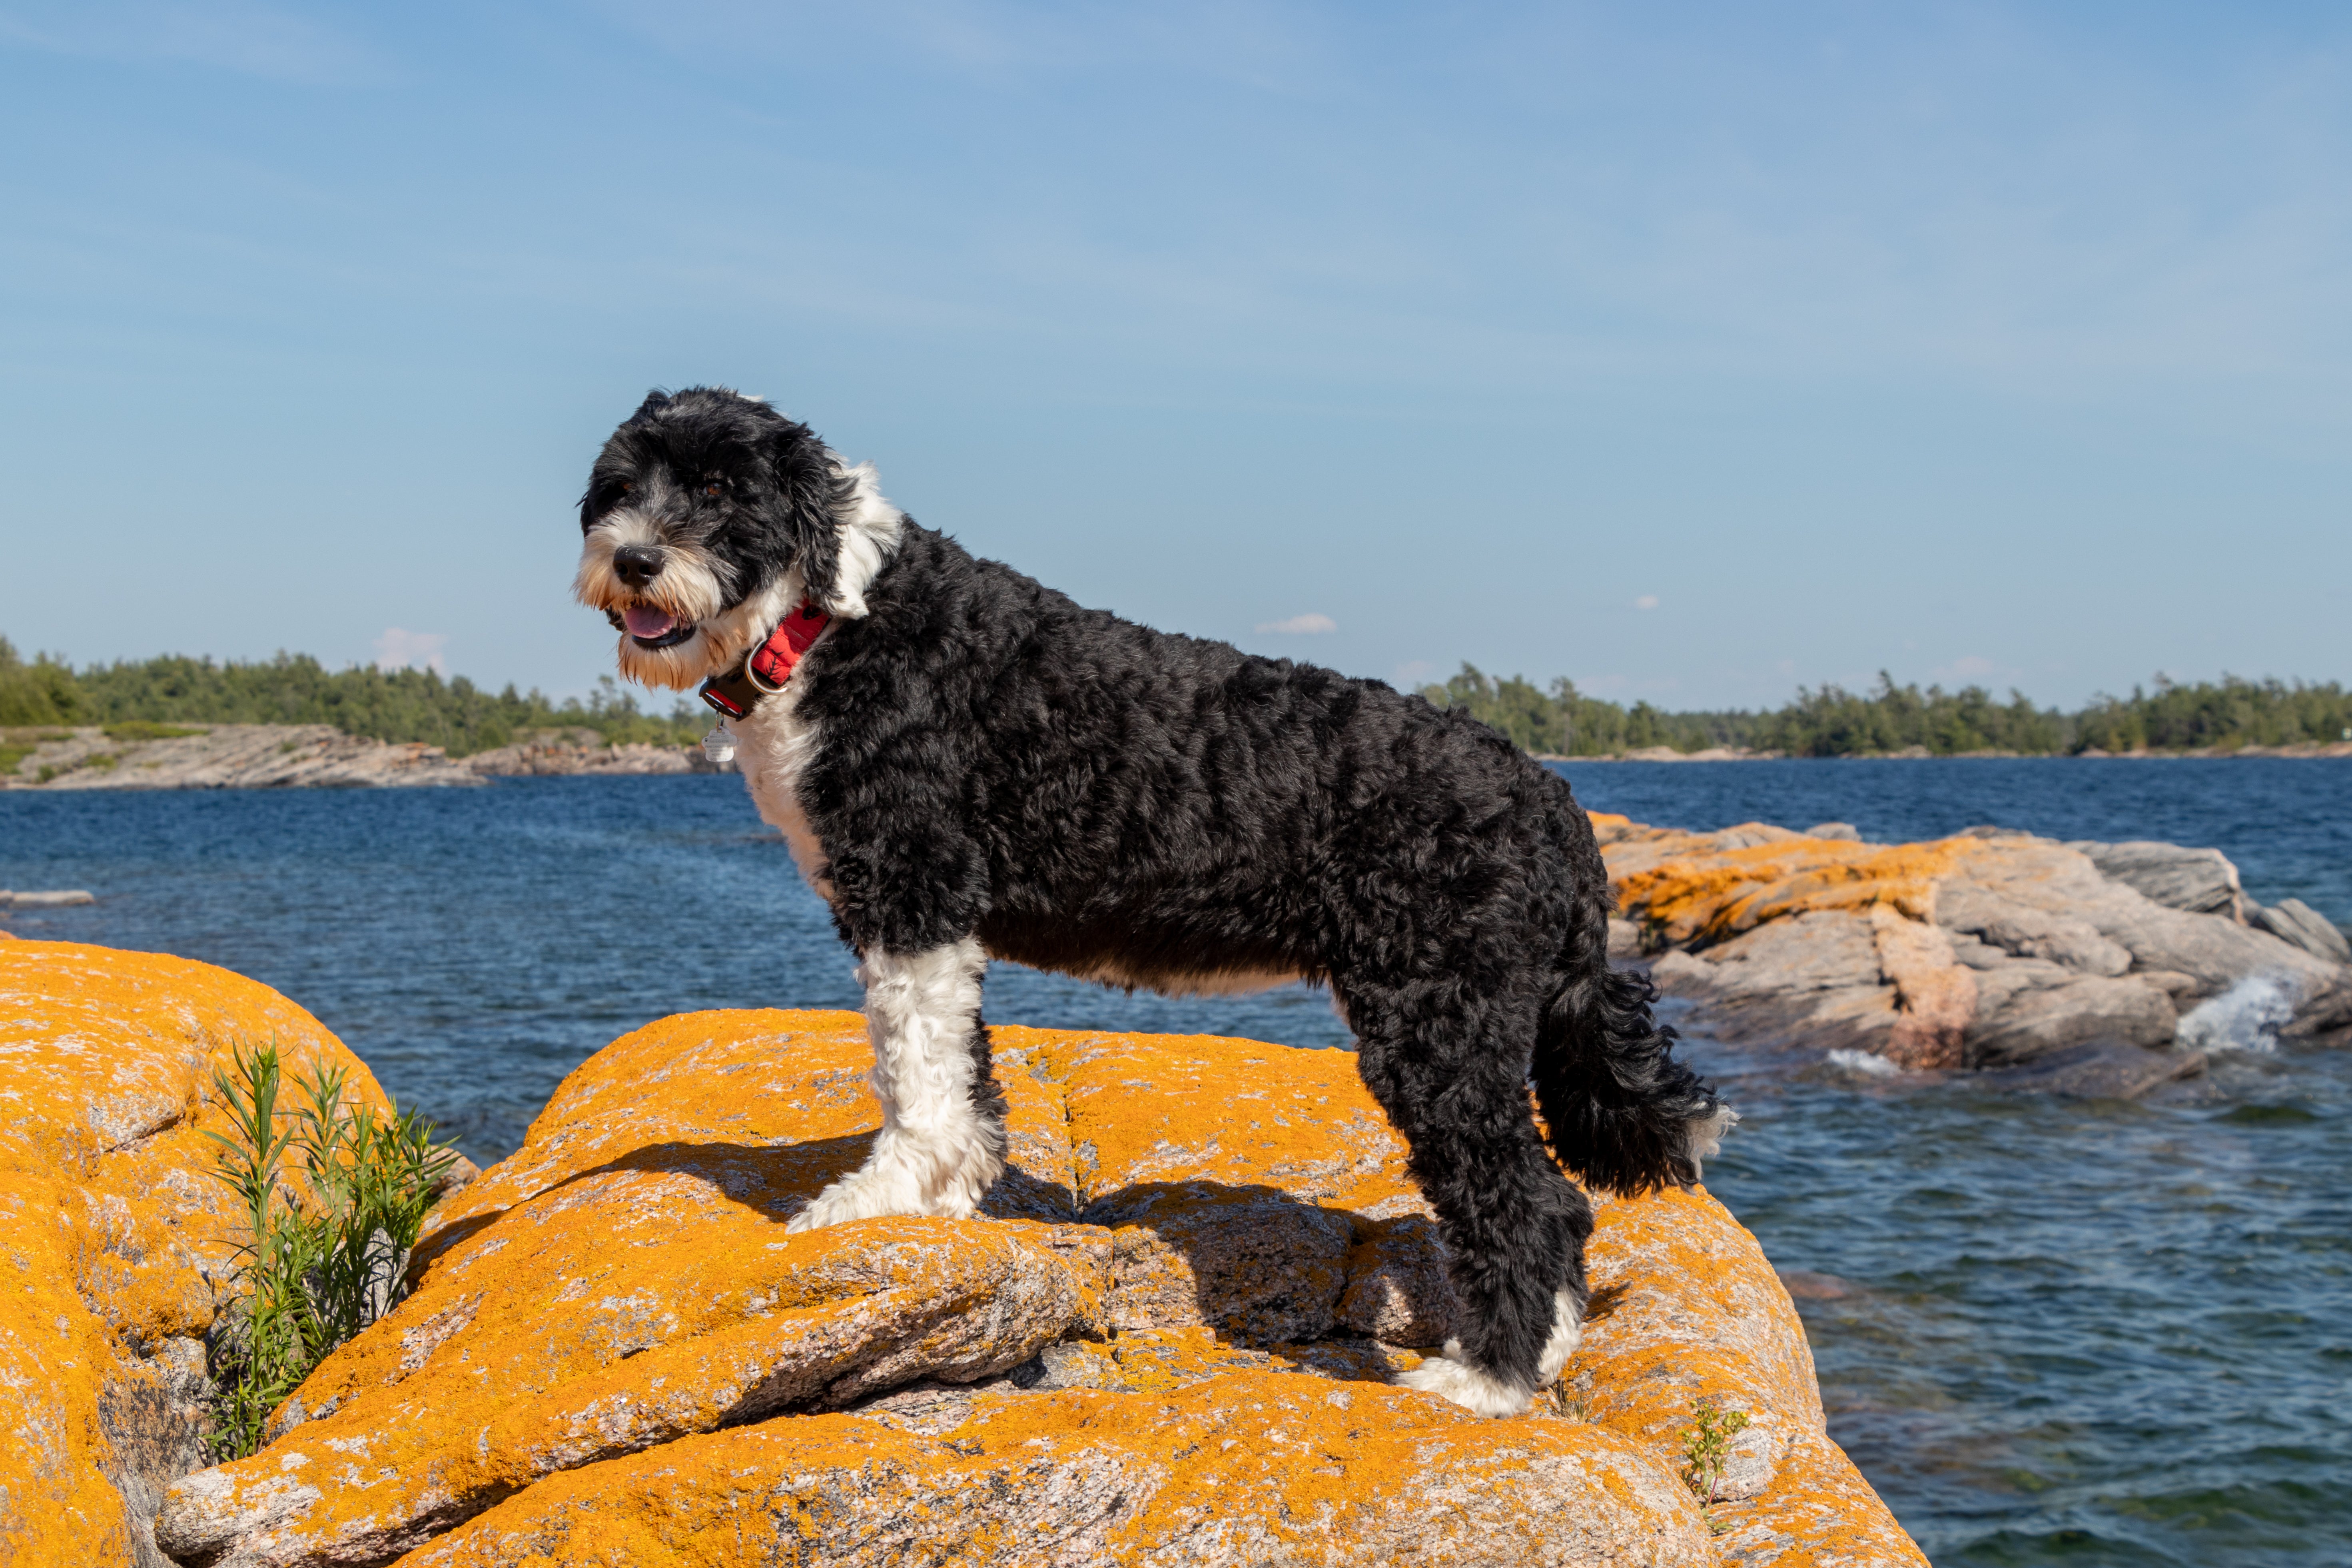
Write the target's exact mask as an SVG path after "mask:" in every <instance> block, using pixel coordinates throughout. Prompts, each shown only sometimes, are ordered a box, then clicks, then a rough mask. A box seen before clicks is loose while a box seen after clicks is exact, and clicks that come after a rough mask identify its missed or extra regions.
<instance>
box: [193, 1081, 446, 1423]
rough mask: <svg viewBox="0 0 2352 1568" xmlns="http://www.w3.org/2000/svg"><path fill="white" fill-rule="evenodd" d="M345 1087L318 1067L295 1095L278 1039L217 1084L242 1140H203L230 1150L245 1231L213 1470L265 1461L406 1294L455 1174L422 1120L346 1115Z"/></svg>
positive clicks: (225, 1153) (218, 1366)
mask: <svg viewBox="0 0 2352 1568" xmlns="http://www.w3.org/2000/svg"><path fill="white" fill-rule="evenodd" d="M347 1079H348V1075H347V1073H346V1072H345V1071H344V1069H342V1068H320V1067H314V1068H311V1069H310V1071H309V1072H308V1073H306V1074H303V1075H301V1076H299V1077H298V1078H296V1079H293V1080H292V1081H291V1082H290V1083H289V1081H288V1079H287V1078H286V1075H285V1072H284V1069H283V1068H282V1067H281V1065H280V1063H279V1061H278V1045H277V1041H276V1040H275V1039H274V1038H273V1039H272V1040H271V1041H270V1043H269V1044H268V1045H267V1046H263V1047H257V1048H255V1049H253V1050H250V1051H248V1050H247V1048H246V1047H243V1046H237V1047H232V1049H231V1052H230V1066H229V1067H227V1068H221V1069H217V1070H215V1073H214V1074H213V1088H214V1091H215V1094H216V1095H217V1097H218V1099H219V1100H220V1103H221V1105H222V1106H223V1108H224V1109H225V1110H226V1111H227V1113H228V1120H229V1122H230V1125H231V1131H229V1132H227V1133H220V1132H214V1131H209V1130H207V1131H206V1132H205V1136H206V1137H208V1138H210V1139H212V1140H213V1142H215V1143H216V1144H218V1145H219V1147H218V1148H217V1149H216V1150H215V1152H214V1155H213V1167H214V1168H213V1175H214V1177H215V1179H217V1180H218V1181H219V1182H221V1183H222V1184H224V1185H225V1186H226V1187H227V1188H228V1189H229V1190H230V1191H231V1192H233V1193H235V1194H236V1196H237V1200H238V1203H239V1205H240V1206H241V1209H242V1215H241V1217H242V1218H243V1220H244V1222H245V1230H246V1239H244V1240H243V1241H240V1242H238V1243H237V1244H236V1254H237V1264H236V1285H237V1287H238V1288H239V1292H238V1299H237V1300H236V1303H235V1304H234V1305H233V1306H232V1307H231V1308H230V1310H229V1312H228V1314H227V1315H226V1322H225V1325H224V1329H223V1331H222V1332H221V1333H220V1335H219V1337H218V1338H217V1340H216V1341H215V1352H214V1358H213V1359H214V1376H215V1394H214V1396H213V1402H212V1416H213V1432H212V1436H211V1437H210V1439H209V1443H210V1446H211V1447H212V1450H213V1457H214V1458H215V1460H221V1459H234V1458H244V1457H245V1456H246V1455H247V1454H251V1453H254V1452H256V1451H257V1449H259V1448H260V1447H261V1442H262V1429H263V1426H264V1423H265V1422H267V1421H268V1416H269V1413H270V1412H271V1411H272V1410H275V1409H276V1408H277V1407H278V1405H279V1404H281V1403H282V1402H283V1401H284V1400H285V1398H286V1396H287V1395H288V1394H292V1393H293V1392H294V1390H295V1389H296V1388H298V1387H299V1386H300V1385H301V1383H302V1380H303V1379H304V1378H305V1377H308V1376H309V1375H310V1372H311V1369H313V1368H314V1367H316V1366H317V1365H318V1364H319V1363H320V1361H322V1360H324V1359H325V1358H326V1355H327V1353H328V1352H330V1351H331V1350H333V1349H334V1348H335V1347H336V1346H337V1345H340V1344H341V1343H342V1342H344V1341H346V1340H348V1339H350V1338H351V1337H352V1335H353V1334H356V1333H358V1332H359V1331H361V1330H362V1329H364V1328H366V1327H367V1326H368V1325H369V1324H370V1323H372V1322H373V1321H376V1319H378V1318H380V1317H382V1316H383V1314H384V1313H385V1312H387V1311H389V1310H392V1308H393V1306H394V1304H395V1303H396V1302H398V1301H399V1300H400V1299H401V1297H402V1296H403V1295H404V1294H405V1293H406V1292H405V1290H404V1286H403V1282H402V1279H401V1271H402V1269H403V1268H404V1266H405V1265H406V1263H407V1260H408V1253H409V1249H410V1248H411V1247H415V1245H416V1237H417V1233H418V1232H419V1231H420V1230H421V1229H423V1228H424V1225H425V1213H426V1211H427V1210H428V1209H430V1208H431V1207H432V1205H433V1193H434V1188H435V1186H436V1184H438V1182H439V1181H440V1179H441V1177H442V1176H443V1175H444V1174H445V1173H446V1172H447V1171H448V1169H449V1167H450V1165H451V1164H452V1163H454V1162H455V1161H456V1160H457V1151H456V1150H455V1149H453V1148H451V1147H449V1146H447V1145H446V1144H436V1143H435V1142H433V1137H432V1134H433V1128H432V1124H431V1123H430V1122H427V1121H425V1120H424V1119H423V1118H422V1117H420V1116H419V1115H418V1114H417V1113H416V1112H415V1111H414V1110H398V1111H395V1112H394V1114H393V1115H392V1116H391V1117H390V1118H385V1117H383V1116H380V1115H378V1114H377V1112H376V1110H375V1108H374V1107H373V1106H370V1105H357V1106H354V1105H350V1104H347V1103H345V1100H344V1095H343V1090H344V1088H345V1085H346V1082H347ZM289 1091H290V1092H289ZM281 1102H282V1103H281ZM289 1157H290V1159H289ZM289 1163H291V1164H293V1165H295V1166H297V1167H299V1168H298V1169H296V1170H295V1171H293V1172H291V1173H289Z"/></svg>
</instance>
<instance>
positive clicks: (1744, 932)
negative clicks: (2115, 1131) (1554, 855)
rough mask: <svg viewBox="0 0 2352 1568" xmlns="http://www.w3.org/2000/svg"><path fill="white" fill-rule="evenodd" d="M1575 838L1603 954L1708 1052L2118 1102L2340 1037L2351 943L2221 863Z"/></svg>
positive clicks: (1979, 840)
mask: <svg viewBox="0 0 2352 1568" xmlns="http://www.w3.org/2000/svg"><path fill="white" fill-rule="evenodd" d="M1593 823H1594V826H1595V829H1596V831H1597V833H1598V834H1599V836H1600V837H1601V846H1602V850H1601V852H1602V856H1603V858H1605V859H1606V860H1607V862H1608V866H1609V872H1610V877H1611V879H1612V883H1613V884H1614V886H1615V888H1616V889H1617V893H1618V899H1619V903H1620V907H1621V910H1622V916H1623V918H1622V919H1621V920H1619V921H1615V922H1614V923H1613V924H1612V940H1611V945H1612V950H1613V951H1614V952H1617V953H1619V954H1620V955H1621V956H1623V957H1626V958H1638V959H1640V960H1642V961H1643V962H1646V963H1648V964H1649V966H1650V970H1651V973H1652V975H1653V977H1654V979H1655V981H1656V983H1657V984H1658V986H1659V988H1660V989H1661V990H1662V991H1663V992H1664V993H1665V994H1667V995H1668V996H1671V997H1675V998H1677V999H1679V1000H1681V1001H1683V1002H1685V1003H1686V1004H1687V1005H1689V1007H1690V1009H1691V1023H1692V1025H1693V1026H1695V1027H1696V1028H1699V1029H1703V1030H1704V1031H1705V1032H1706V1033H1707V1034H1708V1035H1710V1036H1712V1037H1715V1038H1717V1039H1720V1040H1722V1041H1725V1042H1726V1043H1728V1044H1732V1045H1738V1046H1748V1047H1759V1048H1796V1049H1802V1050H1805V1051H1808V1052H1820V1053H1823V1054H1832V1053H1841V1052H1843V1053H1848V1054H1850V1055H1852V1056H1853V1057H1857V1058H1870V1059H1874V1060H1875V1061H1877V1062H1879V1063H1881V1064H1883V1065H1884V1066H1885V1068H1890V1069H1896V1070H1910V1071H1919V1072H1951V1071H1992V1072H2001V1073H2007V1074H2009V1075H2011V1077H2010V1081H2014V1082H2017V1083H2020V1084H2021V1085H2024V1086H2028V1087H2041V1088H2050V1089H2073V1090H2074V1091H2076V1092H2084V1093H2098V1094H2111V1095H2130V1094H2137V1093H2141V1092H2145V1091H2146V1090H2147V1089H2151V1088H2154V1087H2155V1086H2156V1085H2158V1084H2159V1083H2163V1082H2166V1081H2168V1080H2170V1079H2175V1078H2179V1077H2183V1076H2188V1075H2191V1074H2194V1073H2196V1072H2198V1071H2199V1070H2201V1068H2203V1066H2204V1063H2205V1056H2204V1053H2205V1052H2207V1051H2210V1050H2213V1049H2227V1048H2249V1047H2251V1048H2257V1049H2259V1048H2262V1047H2263V1046H2264V1045H2266V1044H2267V1043H2268V1042H2271V1041H2273V1040H2276V1039H2281V1038H2284V1039H2289V1040H2304V1041H2309V1042H2313V1043H2317V1044H2329V1045H2342V1044H2347V1043H2352V943H2347V941H2346V938H2345V935H2344V933H2343V932H2342V931H2338V930H2337V929H2336V927H2335V926H2334V925H2333V924H2332V923H2330V922H2329V921H2327V920H2326V918H2324V917H2323V916H2321V915H2320V914H2318V913H2317V912H2316V911H2315V910H2311V909H2309V908H2308V907H2307V906H2305V905H2304V904H2303V903H2301V902H2300V901H2298V900H2292V899H2290V900H2284V901H2283V902H2282V903H2280V904H2279V905H2277V906H2275V907H2269V908H2265V907H2263V906H2262V905H2259V904H2257V903H2255V902H2253V901H2252V900H2250V899H2248V898H2247V897H2246V895H2245V892H2244V889H2243V888H2242V886H2241V885H2240V882H2239V879H2238V871H2237V868H2236V867H2235V866H2233V865H2232V864H2231V862H2230V861H2229V859H2228V858H2226V857H2224V856H2223V855H2222V854H2221V852H2220V851H2219V850H2215V849H2184V848H2180V847H2178V846H2174V845H2169V844H2157V843H2145V842H2143V843H2125V844H2100V843H2088V842H2083V843H2073V844H2061V843H2058V842H2055V841H2053V840H2051V839H2047V838H2039V837H2034V836H2032V835H2031V834H2027V833H2020V832H2012V831H2010V830H2007V829H2003V828H1999V827H1979V828H1973V829H1970V830H1969V831H1968V832H1966V833H1963V834H1959V835H1957V836H1955V837H1951V838H1948V839H1942V840H1938V841H1936V842H1932V843H1926V844H1902V845H1881V844H1866V843H1864V842H1862V841H1861V839H1860V838H1859V837H1858V836H1857V835H1856V834H1855V832H1854V830H1853V827H1852V826H1848V825H1846V824H1843V823H1822V824H1819V825H1816V826H1813V827H1811V828H1807V829H1805V830H1803V831H1801V832H1799V831H1794V830H1791V829H1789V828H1785V827H1777V826H1770V825H1769V824H1764V823H1745V824H1742V825H1740V826H1737V827H1730V828H1726V829H1723V830H1722V831H1720V832H1716V833H1685V832H1680V831H1677V830H1675V829H1672V828H1658V827H1651V826H1645V825H1643V824H1640V823H1635V822H1631V821H1628V820H1627V819H1626V818H1624V817H1622V816H1607V815H1605V814H1595V816H1594V817H1593ZM2062 1068H2063V1070H2061V1069H2062Z"/></svg>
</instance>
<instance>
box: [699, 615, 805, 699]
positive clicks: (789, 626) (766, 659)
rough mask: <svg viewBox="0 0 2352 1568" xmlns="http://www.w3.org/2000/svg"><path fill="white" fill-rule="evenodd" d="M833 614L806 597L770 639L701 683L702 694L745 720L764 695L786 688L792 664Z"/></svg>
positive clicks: (773, 693) (771, 694)
mask: <svg viewBox="0 0 2352 1568" xmlns="http://www.w3.org/2000/svg"><path fill="white" fill-rule="evenodd" d="M832 624H833V617H832V616H829V615H826V614H825V613H824V611H823V610H820V609H818V608H817V607H816V605H814V604H812V603H810V602H809V601H808V600H806V599H803V600H802V601H801V602H800V604H799V605H797V606H796V607H795V608H794V609H793V612H792V613H791V614H790V615H787V616H785V617H784V618H783V619H782V621H780V622H778V623H777V626H776V629H775V630H773V631H772V632H770V633H769V634H768V640H767V641H765V642H763V643H761V645H760V646H759V647H755V648H753V649H752V650H751V657H750V658H747V659H745V660H744V661H743V662H742V663H741V664H740V665H738V666H736V667H735V668H733V669H731V670H729V671H728V672H727V673H726V674H725V675H714V676H712V677H711V678H710V679H708V680H706V681H704V682H703V683H702V689H701V692H700V693H699V695H700V696H701V698H702V700H703V701H704V702H706V703H708V704H709V705H710V707H711V708H712V709H714V710H717V711H718V712H719V713H720V714H721V715H723V716H725V717H727V718H730V719H743V718H748V717H749V716H750V715H751V710H752V709H754V708H757V707H758V706H759V705H760V700H761V699H762V698H765V697H772V696H774V695H775V694H776V693H777V692H779V691H782V689H784V682H785V681H787V680H790V679H792V677H793V666H794V665H796V664H798V663H800V661H801V658H802V656H803V655H804V654H806V653H807V652H808V650H809V645H811V644H812V643H814V642H815V641H816V639H817V637H819V636H820V635H821V634H823V632H824V628H825V627H826V626H830V625H832Z"/></svg>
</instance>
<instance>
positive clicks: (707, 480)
mask: <svg viewBox="0 0 2352 1568" xmlns="http://www.w3.org/2000/svg"><path fill="white" fill-rule="evenodd" d="M899 521H900V517H899V513H898V509H897V508H896V507H893V506H892V505H890V503H889V502H888V501H887V500H883V499H882V496H881V493H880V492H879V490H878V489H877V488H876V484H875V477H874V470H873V468H872V467H871V466H870V465H867V464H860V465H858V466H857V467H856V468H850V467H848V466H846V465H845V464H844V463H843V462H842V460H841V459H840V458H838V457H836V456H835V455H834V453H832V452H831V451H829V450H828V449H826V447H825V445H824V442H822V441H820V440H818V439H817V438H816V436H815V434H814V432H812V431H811V430H810V429H809V427H808V426H805V425H802V424H797V423H795V422H794V421H793V420H790V419H787V418H785V417H784V416H782V415H781V414H779V413H777V412H776V411H775V410H774V409H772V408H771V407H769V406H768V405H766V404H764V403H762V402H760V401H759V400H758V399H756V398H751V397H745V396H743V395H741V394H740V393H735V392H730V391H728V390H727V389H725V388H723V387H702V386H697V387H688V389H686V390H685V391H683V392H678V393H662V392H656V393H654V394H652V395H650V396H648V397H647V398H646V401H645V403H644V404H643V405H642V406H640V407H639V408H638V409H637V411H636V412H635V414H632V415H631V416H629V417H628V418H627V419H626V420H625V422H623V424H622V426H621V427H620V428H619V429H618V430H615V431H614V432H613V438H612V439H611V440H609V441H607V442H605V443H604V451H603V452H601V453H600V454H598V456H597V458H596V466H595V467H594V468H592V469H591V470H590V471H589V475H588V493H587V494H586V495H584V496H583V497H582V498H581V500H580V531H581V535H582V543H581V551H580V574H579V576H578V578H577V579H576V581H575V582H574V583H573V585H572V591H573V592H574V593H575V594H577V595H579V598H580V602H581V603H582V604H584V605H588V606H590V607H591V608H593V609H598V610H602V611H604V615H605V616H606V618H607V619H609V620H611V621H612V623H613V625H614V628H615V629H616V630H618V631H619V632H620V633H621V647H620V662H621V672H622V673H623V674H624V675H626V676H627V677H629V678H630V679H633V680H637V681H642V682H644V683H645V684H646V685H648V686H667V687H671V688H674V689H681V690H682V689H685V688H687V687H689V686H692V685H694V684H696V683H697V682H698V681H700V680H702V679H706V678H707V677H709V676H713V675H719V674H722V673H724V672H725V671H727V670H728V669H730V668H733V667H734V665H735V664H736V663H737V661H739V660H740V659H741V658H742V657H743V656H744V654H745V653H747V652H748V651H750V649H751V647H752V646H753V645H754V644H756V643H757V642H759V641H760V639H761V638H762V637H765V636H766V635H767V634H768V632H769V630H770V629H771V628H772V627H773V626H775V624H776V623H777V622H778V621H780V620H782V618H783V617H784V616H785V614H786V613H787V612H788V611H790V610H791V609H792V608H793V605H797V604H798V603H799V602H800V601H801V600H802V599H803V598H806V599H810V600H813V601H814V602H815V603H816V604H817V605H820V606H821V607H823V608H824V609H825V610H827V611H829V612H830V613H832V614H833V615H835V616H862V615H864V614H865V613H866V599H865V590H866V584H867V583H868V582H869V581H871V580H872V578H873V576H874V574H875V573H876V572H877V571H879V570H880V569H881V567H882V563H884V561H885V560H887V558H888V556H889V553H890V552H891V550H892V549H893V548H895V547H896V545H897V543H898V525H899Z"/></svg>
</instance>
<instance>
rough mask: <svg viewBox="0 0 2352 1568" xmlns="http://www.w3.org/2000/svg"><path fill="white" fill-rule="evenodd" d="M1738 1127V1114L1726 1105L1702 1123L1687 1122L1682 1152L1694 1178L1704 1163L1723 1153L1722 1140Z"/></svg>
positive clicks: (1719, 1107) (1703, 1167)
mask: <svg viewBox="0 0 2352 1568" xmlns="http://www.w3.org/2000/svg"><path fill="white" fill-rule="evenodd" d="M1738 1125H1739V1112H1738V1111H1736V1110H1732V1109H1731V1107H1729V1106H1727V1105H1718V1106H1717V1107H1716V1108H1715V1113H1714V1114H1713V1115H1712V1116H1709V1117H1706V1119H1704V1120H1703V1121H1692V1122H1687V1123H1685V1125H1684V1129H1683V1150H1684V1152H1685V1154H1687V1155H1688V1156H1689V1158H1690V1166H1691V1174H1692V1176H1693V1177H1694V1178H1696V1177H1697V1176H1698V1175H1699V1173H1701V1172H1702V1171H1703V1170H1704V1169H1705V1166H1706V1161H1707V1160H1708V1159H1709V1158H1710V1157H1712V1156H1714V1155H1717V1154H1720V1153H1722V1152H1723V1140H1724V1138H1725V1136H1726V1135H1727V1133H1729V1132H1730V1131H1731V1130H1732V1129H1733V1128H1735V1127H1737V1126H1738Z"/></svg>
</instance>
